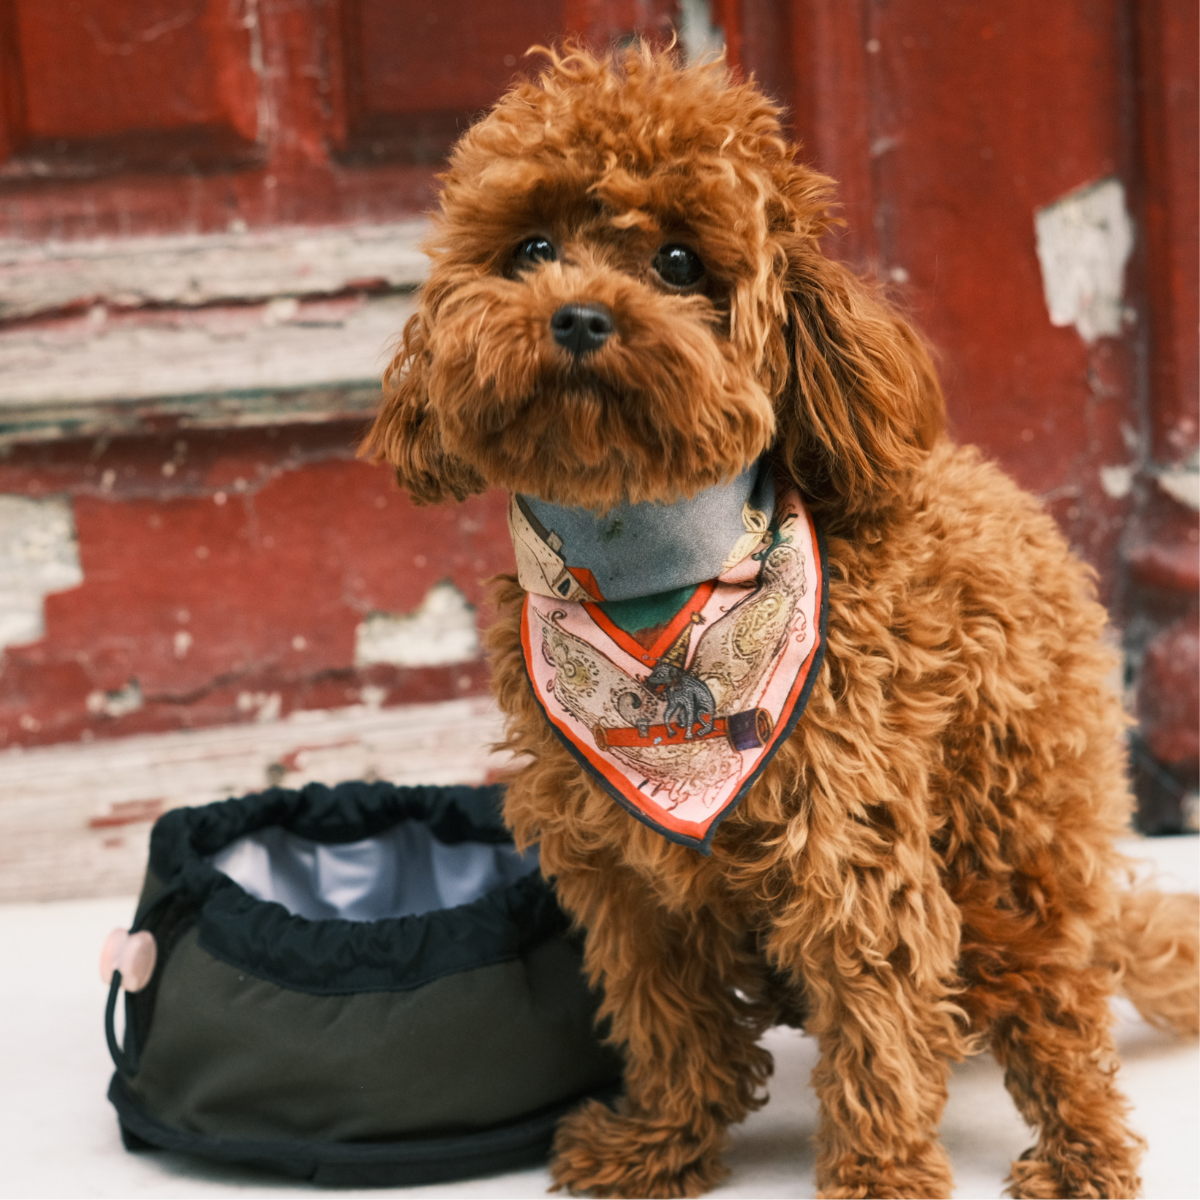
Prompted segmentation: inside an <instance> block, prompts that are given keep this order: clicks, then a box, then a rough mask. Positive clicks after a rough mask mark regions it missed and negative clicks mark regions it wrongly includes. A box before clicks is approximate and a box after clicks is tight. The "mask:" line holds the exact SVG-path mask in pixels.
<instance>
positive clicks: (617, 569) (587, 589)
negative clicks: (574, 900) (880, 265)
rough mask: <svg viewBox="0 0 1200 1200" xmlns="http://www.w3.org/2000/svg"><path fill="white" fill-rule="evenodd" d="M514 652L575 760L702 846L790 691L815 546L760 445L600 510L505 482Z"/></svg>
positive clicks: (798, 686)
mask: <svg viewBox="0 0 1200 1200" xmlns="http://www.w3.org/2000/svg"><path fill="white" fill-rule="evenodd" d="M508 524H509V530H510V531H511V533H512V539H513V546H514V548H515V550H516V556H517V574H518V577H519V579H520V581H521V586H522V587H523V588H525V590H526V592H527V593H528V595H527V596H526V597H525V607H524V611H523V614H522V620H521V641H522V644H523V646H524V650H525V668H526V670H527V671H528V673H529V679H530V682H531V683H532V685H533V691H534V695H535V696H536V697H537V699H538V702H539V703H540V704H541V706H542V709H543V711H544V712H545V714H546V716H547V718H548V719H549V721H550V723H551V725H552V727H553V728H554V729H555V730H556V732H557V733H558V734H559V736H560V737H561V738H562V740H563V741H564V743H565V744H566V746H567V749H568V750H570V751H571V753H572V754H574V756H575V757H576V758H577V759H578V760H579V762H580V763H581V764H582V765H583V766H584V767H585V768H586V769H587V770H588V771H590V772H591V774H592V775H594V776H595V777H596V779H597V780H599V782H600V783H601V785H602V786H603V787H604V788H605V790H606V791H608V792H609V793H610V795H612V796H613V798H614V799H616V800H617V802H618V803H619V804H621V805H622V806H623V807H624V808H626V809H627V810H628V811H629V812H630V813H632V814H633V816H635V817H637V819H638V820H639V821H642V822H643V823H645V824H647V825H649V826H650V827H651V828H652V829H656V830H657V831H658V832H659V833H661V834H662V835H663V836H664V837H666V838H668V839H670V840H671V841H673V842H679V843H681V844H682V845H685V846H692V847H694V848H695V849H698V850H700V851H701V852H702V853H704V854H709V853H711V843H712V838H713V835H714V834H715V833H716V830H717V826H718V825H719V824H720V823H721V821H722V820H723V819H724V818H725V817H726V816H728V815H729V813H731V812H732V811H733V808H734V806H735V805H736V804H737V803H738V801H739V800H740V799H741V798H742V797H743V796H744V795H745V794H746V792H747V791H748V790H749V788H750V785H751V784H752V783H753V782H754V780H755V779H757V778H758V775H759V774H760V773H761V771H762V770H763V768H764V767H765V766H766V765H767V763H768V762H769V761H770V760H771V757H772V756H773V755H774V753H775V751H776V750H777V749H778V748H779V747H780V746H781V745H782V744H783V742H784V741H785V740H786V738H787V736H788V734H789V733H791V731H792V728H793V727H794V726H795V724H796V721H797V720H798V719H799V717H800V714H801V713H802V712H803V711H804V705H805V704H806V703H807V701H808V694H809V692H810V691H811V689H812V685H813V682H814V680H815V679H816V676H817V671H818V669H819V667H820V664H821V657H822V655H823V654H824V652H825V615H826V592H827V587H828V585H827V581H826V572H825V561H824V550H823V547H822V544H821V540H820V536H819V534H818V533H817V530H816V527H815V525H814V524H813V521H812V517H811V516H810V515H809V513H808V510H807V509H806V508H805V507H804V504H803V502H802V501H801V499H800V494H799V492H798V491H797V490H796V489H795V488H794V487H792V488H789V490H788V491H787V492H785V493H784V494H783V495H782V496H780V497H777V496H776V492H775V481H774V479H773V477H772V475H771V472H770V470H769V469H768V468H767V467H766V465H765V464H763V463H762V462H761V461H760V462H759V463H756V464H755V465H754V466H753V467H751V468H750V469H749V470H748V471H746V472H744V473H743V474H742V475H740V476H739V477H738V478H737V479H735V480H734V481H733V482H732V483H730V484H726V485H720V486H718V487H713V488H708V489H707V490H705V491H703V492H700V493H699V494H698V495H696V496H695V497H693V498H692V499H691V500H681V501H679V502H678V503H676V504H623V505H620V506H619V507H617V508H614V509H613V510H612V511H611V512H608V513H606V514H605V515H604V516H602V517H597V516H596V515H595V514H594V513H591V512H589V511H587V510H586V509H581V508H563V507H560V506H558V505H554V504H547V503H545V502H544V501H542V500H537V499H535V498H534V497H532V496H520V495H514V496H513V497H512V498H511V500H510V502H509V508H508Z"/></svg>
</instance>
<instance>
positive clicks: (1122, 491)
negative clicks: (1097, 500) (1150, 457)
mask: <svg viewBox="0 0 1200 1200" xmlns="http://www.w3.org/2000/svg"><path fill="white" fill-rule="evenodd" d="M1134 471H1135V468H1134V467H1133V466H1131V465H1129V464H1120V465H1118V466H1115V467H1101V468H1100V486H1101V487H1102V488H1103V489H1104V494H1105V495H1106V496H1111V497H1112V499H1114V500H1124V499H1125V497H1126V496H1128V495H1129V493H1130V492H1131V491H1132V490H1133V476H1134Z"/></svg>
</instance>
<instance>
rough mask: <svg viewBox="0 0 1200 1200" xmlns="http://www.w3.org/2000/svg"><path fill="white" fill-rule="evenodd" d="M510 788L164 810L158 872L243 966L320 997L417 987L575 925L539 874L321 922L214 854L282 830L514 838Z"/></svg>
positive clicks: (381, 786) (319, 794)
mask: <svg viewBox="0 0 1200 1200" xmlns="http://www.w3.org/2000/svg"><path fill="white" fill-rule="evenodd" d="M503 795H504V789H503V787H502V786H500V785H491V786H487V787H397V786H395V785H393V784H388V783H357V782H354V783H342V784H338V785H337V786H336V787H332V788H330V787H326V786H325V785H323V784H309V785H308V786H307V787H305V788H302V789H300V790H299V791H291V790H287V789H284V788H271V789H270V790H268V791H265V792H261V793H257V794H254V795H250V796H244V797H242V798H241V799H239V800H225V801H221V802H219V803H216V804H207V805H204V806H202V807H199V808H179V809H174V810H172V811H171V812H168V813H166V814H164V815H163V816H162V817H160V818H159V820H158V822H157V823H156V824H155V826H154V830H153V832H152V834H151V837H150V868H151V870H152V871H153V872H154V874H155V875H157V876H158V878H159V879H161V880H163V882H164V883H165V884H166V885H167V887H168V888H173V889H177V890H178V891H179V892H180V894H181V896H183V897H186V902H187V903H188V904H190V905H191V906H193V907H194V910H195V911H196V914H197V915H196V926H197V932H198V937H199V942H200V946H201V948H202V949H204V950H205V951H206V952H207V953H208V954H210V955H212V956H213V957H214V958H216V959H219V960H220V961H221V962H224V963H227V964H228V965H229V966H232V967H236V968H237V969H238V970H239V971H244V972H246V973H247V974H250V975H253V976H255V977H256V978H258V979H264V980H267V981H268V982H270V983H274V984H277V985H278V986H280V987H284V988H287V989H289V990H290V991H299V992H308V993H310V994H314V995H325V996H335V995H351V994H355V993H361V992H379V991H383V992H395V991H410V990H412V989H413V988H418V987H423V986H424V985H425V984H427V983H431V982H433V980H435V979H440V978H442V977H443V976H446V975H454V974H457V973H459V972H461V971H468V970H473V969H475V968H477V967H485V966H492V965H494V964H496V963H502V962H511V961H512V960H514V959H516V958H519V957H520V956H521V955H522V954H523V953H525V952H526V951H528V950H530V949H532V948H533V947H534V946H537V945H539V944H540V943H541V942H543V941H545V940H546V939H547V938H549V937H552V936H554V935H555V934H558V933H561V932H563V931H564V930H566V928H567V927H568V924H569V921H568V919H567V917H566V915H565V914H564V913H563V912H562V910H561V909H560V908H559V907H558V904H557V902H556V901H555V899H554V894H553V892H552V890H551V888H550V886H549V885H548V884H547V883H546V881H545V880H544V879H543V878H542V876H541V874H540V873H539V872H538V871H533V872H531V873H530V874H528V875H526V876H523V877H522V878H520V879H518V880H516V881H515V882H514V883H512V884H509V885H508V886H506V887H500V888H496V889H495V890H494V891H491V892H488V893H486V894H485V895H483V896H481V897H479V899H477V900H474V901H472V902H471V903H469V904H463V905H459V906H458V907H456V908H451V909H441V910H436V911H433V912H428V913H422V914H419V915H414V916H405V917H396V918H391V919H385V920H380V921H343V920H336V919H331V920H323V921H309V920H305V918H303V917H298V916H295V915H293V914H292V913H291V912H289V911H288V910H287V909H286V908H284V907H283V905H281V904H275V903H273V902H270V901H264V900H259V899H257V898H256V897H254V896H251V895H250V894H249V893H248V892H247V891H245V890H244V889H243V888H242V887H240V886H239V885H238V884H237V883H235V882H234V881H233V880H232V879H230V878H229V877H228V876H227V875H225V874H224V873H222V872H221V871H218V870H217V869H216V867H214V866H213V865H212V864H211V863H210V862H209V861H208V856H209V855H212V854H215V853H216V852H217V851H219V850H222V849H224V848H225V847H226V846H228V845H229V844H230V843H231V842H233V841H235V840H236V839H237V838H239V837H243V836H245V835H246V834H249V833H254V832H257V831H258V830H261V829H265V828H268V827H270V826H279V827H281V828H283V829H286V830H288V831H289V832H291V833H294V834H297V835H298V836H300V837H306V838H311V839H312V840H314V841H317V842H322V843H325V844H344V843H347V842H355V841H360V840H362V839H363V838H368V837H372V836H376V835H378V834H380V833H384V832H386V831H387V830H389V829H391V828H393V827H394V826H396V825H397V824H399V823H400V822H401V821H420V822H422V823H424V824H425V825H427V826H428V828H429V830H430V832H431V833H432V834H433V835H434V836H435V837H436V838H438V840H439V841H442V842H445V843H447V844H450V845H454V844H458V843H462V842H467V841H474V842H482V843H485V844H492V845H504V844H511V842H512V837H511V835H510V834H509V833H508V831H507V830H506V829H505V828H504V825H503V823H502V819H501V815H500V807H501V803H502V800H503Z"/></svg>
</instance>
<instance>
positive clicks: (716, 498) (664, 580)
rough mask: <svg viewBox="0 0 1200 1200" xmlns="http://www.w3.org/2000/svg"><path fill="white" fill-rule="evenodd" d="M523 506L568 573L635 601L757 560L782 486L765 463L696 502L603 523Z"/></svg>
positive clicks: (640, 507)
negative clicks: (585, 575)
mask: <svg viewBox="0 0 1200 1200" xmlns="http://www.w3.org/2000/svg"><path fill="white" fill-rule="evenodd" d="M518 501H519V504H520V506H521V508H522V510H523V512H524V514H525V516H526V517H527V518H530V517H531V518H533V520H532V521H531V522H530V524H531V525H533V527H534V530H535V531H536V534H537V537H538V538H539V540H540V541H542V542H544V543H546V545H547V546H548V547H550V548H552V550H553V551H554V552H555V553H556V554H557V555H558V556H561V560H562V562H563V563H564V564H565V565H566V566H567V567H576V568H586V569H587V570H589V571H591V573H592V575H593V577H594V578H595V580H596V583H597V585H598V586H599V588H600V591H601V593H602V594H603V596H604V599H605V600H632V599H633V598H634V597H637V596H652V595H656V594H658V593H659V592H669V591H671V590H673V589H675V588H682V587H690V586H692V585H694V584H698V583H703V582H704V581H705V580H708V579H715V578H716V577H717V576H718V575H720V574H721V573H722V571H723V570H726V569H728V567H729V566H730V565H732V562H731V560H732V561H737V560H738V559H740V558H744V557H745V556H746V555H747V554H749V553H750V551H751V550H753V549H754V547H755V545H757V542H758V540H759V539H758V538H756V537H755V536H754V535H755V534H756V533H757V534H759V535H761V534H762V533H764V532H765V531H766V529H767V526H768V524H769V523H770V519H771V513H772V512H773V511H774V508H775V480H774V478H773V476H772V474H771V471H770V469H769V468H768V467H767V466H766V464H765V463H764V462H763V460H762V459H759V461H758V462H756V463H755V464H754V465H753V466H751V467H750V468H748V469H747V470H746V471H743V472H742V474H741V475H739V476H738V477H737V478H736V479H735V480H733V482H732V483H728V484H718V485H717V486H716V487H711V488H706V489H705V490H704V491H702V492H699V493H697V494H696V495H695V496H693V497H692V498H691V499H690V500H680V501H678V502H676V503H675V504H659V503H648V504H621V505H618V506H617V507H616V508H614V509H612V510H611V511H610V512H607V513H605V514H604V515H603V516H601V517H598V516H596V514H595V513H593V512H589V511H588V510H587V509H586V508H565V507H562V506H560V505H557V504H548V503H546V502H545V501H544V500H538V499H536V498H535V497H533V496H520V497H518ZM539 526H540V528H538V527H539ZM521 582H522V584H524V585H525V587H526V588H527V590H531V591H535V590H536V591H541V590H542V588H540V587H536V588H534V587H530V585H529V583H528V582H526V579H525V576H524V573H522V578H521ZM550 594H553V593H550Z"/></svg>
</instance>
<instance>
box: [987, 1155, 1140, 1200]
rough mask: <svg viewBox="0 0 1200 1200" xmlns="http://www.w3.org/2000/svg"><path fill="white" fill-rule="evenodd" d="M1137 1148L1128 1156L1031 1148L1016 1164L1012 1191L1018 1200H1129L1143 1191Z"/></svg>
mask: <svg viewBox="0 0 1200 1200" xmlns="http://www.w3.org/2000/svg"><path fill="white" fill-rule="evenodd" d="M1135 1156H1136V1150H1133V1151H1131V1152H1130V1153H1129V1154H1127V1155H1122V1154H1117V1155H1115V1156H1112V1157H1113V1158H1115V1161H1103V1160H1102V1159H1101V1158H1100V1156H1092V1155H1078V1154H1054V1155H1050V1154H1046V1155H1045V1156H1044V1157H1043V1156H1041V1155H1039V1154H1038V1153H1037V1151H1033V1150H1027V1151H1026V1152H1025V1154H1023V1155H1022V1156H1021V1158H1020V1159H1019V1160H1018V1161H1017V1162H1015V1163H1013V1165H1012V1183H1011V1184H1010V1185H1009V1188H1008V1194H1009V1195H1010V1196H1012V1197H1014V1200H1051V1198H1053V1197H1062V1196H1070V1197H1079V1198H1082V1200H1093V1198H1097V1200H1125V1198H1127V1197H1129V1196H1140V1195H1141V1194H1142V1181H1141V1179H1140V1178H1139V1176H1138V1172H1137V1165H1136V1157H1135Z"/></svg>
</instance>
